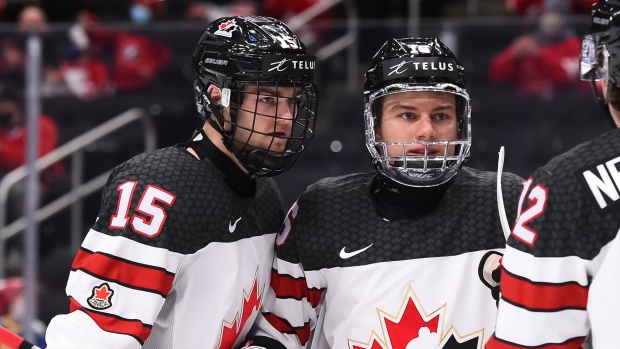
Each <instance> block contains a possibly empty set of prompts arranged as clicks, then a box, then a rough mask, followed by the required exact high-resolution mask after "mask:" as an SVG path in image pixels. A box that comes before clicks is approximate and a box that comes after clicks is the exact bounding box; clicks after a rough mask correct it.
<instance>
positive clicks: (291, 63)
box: [262, 55, 316, 75]
mask: <svg viewBox="0 0 620 349" xmlns="http://www.w3.org/2000/svg"><path fill="white" fill-rule="evenodd" d="M262 63H263V64H262V65H263V74H266V75H306V74H309V73H312V71H314V69H315V67H316V59H315V58H314V57H312V56H306V57H300V56H290V57H289V56H285V55H265V56H264V57H263V59H262Z"/></svg>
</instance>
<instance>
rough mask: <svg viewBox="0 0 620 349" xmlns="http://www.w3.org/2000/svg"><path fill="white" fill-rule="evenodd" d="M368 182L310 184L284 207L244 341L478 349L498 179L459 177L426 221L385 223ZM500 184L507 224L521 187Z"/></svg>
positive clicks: (486, 312)
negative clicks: (261, 296)
mask: <svg viewBox="0 0 620 349" xmlns="http://www.w3.org/2000/svg"><path fill="white" fill-rule="evenodd" d="M376 176H377V174H376V172H373V173H366V174H354V175H349V176H344V177H339V178H331V179H325V180H322V181H319V182H318V183H316V184H314V185H312V186H310V187H309V188H308V189H307V190H306V192H305V193H304V194H302V196H301V197H300V198H299V199H298V200H297V202H296V203H295V204H294V205H293V206H292V208H291V210H290V211H289V213H288V216H287V218H286V219H285V223H284V225H283V228H282V231H281V232H280V233H279V234H278V236H277V237H276V244H277V249H276V260H275V261H274V269H273V274H272V278H271V288H270V290H269V291H268V292H267V294H266V298H265V303H264V304H263V311H262V314H261V316H259V318H258V320H257V323H256V326H255V330H254V331H253V333H252V334H253V335H256V336H268V337H271V338H274V339H276V340H277V341H279V342H280V343H282V344H283V345H285V346H286V347H287V348H289V349H291V348H304V347H307V346H308V345H309V344H308V343H309V342H312V347H313V348H320V349H323V348H350V349H412V348H445V349H447V348H478V349H480V348H482V346H483V343H484V342H485V341H486V340H487V339H488V338H489V336H490V335H491V333H492V330H493V326H494V324H495V316H496V311H497V308H496V301H495V299H493V297H492V294H491V290H490V287H492V286H495V285H494V284H493V280H492V278H491V276H490V273H491V271H492V270H493V269H494V268H495V267H497V266H498V265H499V263H498V262H499V259H500V258H501V254H502V251H503V249H504V245H505V239H504V234H503V233H502V229H501V226H500V220H499V216H498V209H497V200H496V174H495V173H491V172H482V171H477V170H474V169H471V168H462V169H461V170H460V172H459V174H458V175H457V176H456V177H455V180H454V182H453V183H452V184H451V185H450V186H449V187H448V189H447V190H446V192H445V194H444V197H443V200H442V201H441V202H440V203H439V204H438V206H437V207H436V208H435V209H434V210H432V211H431V212H430V213H427V214H424V215H421V216H419V217H416V218H415V219H413V218H412V219H400V220H391V221H390V220H386V219H384V218H383V217H382V216H381V215H379V213H378V211H377V209H376V208H375V202H374V201H373V197H372V195H371V190H372V189H371V188H372V183H373V180H374V179H375V177H376ZM502 178H503V179H502V187H503V192H504V198H505V200H506V204H507V208H508V209H507V212H508V216H509V219H514V217H515V215H516V213H515V210H514V209H513V210H511V209H510V207H512V205H513V204H516V203H517V200H518V194H519V190H520V188H521V182H522V180H521V179H520V178H519V177H518V176H515V175H512V174H504V175H503V176H502ZM315 327H316V330H315V335H313V336H312V339H311V338H310V334H311V331H312V330H313V329H314V328H315Z"/></svg>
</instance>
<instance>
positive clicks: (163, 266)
mask: <svg viewBox="0 0 620 349" xmlns="http://www.w3.org/2000/svg"><path fill="white" fill-rule="evenodd" d="M283 219H284V208H283V204H282V200H281V197H280V194H279V192H278V191H277V188H276V187H275V184H274V181H273V180H271V179H261V178H258V179H256V192H255V195H254V196H253V197H250V198H243V197H241V196H239V195H237V194H236V193H235V192H234V191H233V190H232V189H231V188H230V187H229V186H228V185H227V184H226V183H225V182H224V179H223V175H222V173H220V172H219V170H218V169H217V168H216V167H215V166H214V165H213V164H212V163H211V162H210V161H208V160H205V161H200V160H198V159H196V158H195V157H194V156H192V155H191V154H190V153H189V152H188V151H187V150H186V149H185V148H182V147H169V148H165V149H161V150H156V151H154V152H151V153H147V154H143V155H140V156H137V157H135V158H133V159H132V160H129V161H128V162H126V163H124V164H122V165H120V166H119V167H117V168H116V169H114V171H113V172H112V174H111V176H110V178H109V180H108V182H107V184H106V186H105V188H104V192H103V198H102V203H101V209H100V212H99V216H98V218H97V221H96V223H95V224H94V226H93V227H92V229H91V230H90V231H89V232H88V234H87V236H86V238H85V240H84V242H83V244H82V246H81V248H80V250H79V252H78V254H77V256H76V258H75V261H74V262H73V265H72V270H71V273H70V277H69V281H68V285H67V289H66V291H67V295H68V296H69V297H70V301H71V310H70V313H69V314H66V315H59V316H57V317H55V318H54V319H53V320H52V321H51V323H50V325H49V327H48V330H47V334H46V340H47V343H48V348H49V349H60V348H61V349H69V348H80V349H84V348H89V349H99V348H106V349H137V348H175V349H177V348H178V349H193V348H227V349H228V348H232V347H234V346H235V345H236V344H238V343H239V341H241V340H242V339H243V338H244V337H245V334H246V333H247V331H248V330H249V328H250V327H251V325H252V323H253V322H254V319H255V317H256V315H257V314H258V309H259V307H260V304H261V303H262V300H263V297H264V294H265V291H266V289H267V288H268V283H269V279H270V273H271V265H272V262H273V245H274V239H275V235H276V233H277V232H278V230H279V228H280V225H281V223H282V220H283ZM270 232H271V233H270Z"/></svg>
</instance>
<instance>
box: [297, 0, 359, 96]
mask: <svg viewBox="0 0 620 349" xmlns="http://www.w3.org/2000/svg"><path fill="white" fill-rule="evenodd" d="M341 2H344V3H345V7H346V12H347V18H346V21H347V33H346V34H344V35H343V36H341V37H340V38H338V39H336V40H334V41H332V42H331V43H329V44H327V45H324V46H323V47H321V48H319V49H318V50H317V51H316V57H317V59H318V60H319V61H324V60H326V59H328V58H329V57H331V56H333V55H335V54H336V53H338V52H340V51H342V50H344V49H345V48H346V49H347V89H348V91H349V92H354V91H355V90H356V88H357V75H358V70H359V69H358V62H357V54H358V48H357V45H354V44H355V43H356V42H357V32H358V28H359V18H358V15H357V8H356V6H355V2H354V1H353V0H322V1H321V2H319V3H317V4H316V5H314V6H312V7H310V8H308V9H306V10H305V11H304V12H302V13H300V14H298V15H296V16H295V17H293V18H291V19H290V20H289V21H288V23H287V24H288V26H289V27H290V28H291V30H293V31H296V30H298V29H300V28H301V27H302V26H304V25H305V24H307V23H308V22H310V21H311V20H312V19H314V18H316V17H317V16H319V15H320V14H321V13H323V12H325V11H327V10H329V9H330V8H332V7H334V6H336V5H338V4H339V3H341ZM301 40H302V41H303V42H304V43H305V44H310V43H311V42H310V40H309V39H307V38H304V37H302V38H301Z"/></svg>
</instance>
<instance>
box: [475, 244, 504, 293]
mask: <svg viewBox="0 0 620 349" xmlns="http://www.w3.org/2000/svg"><path fill="white" fill-rule="evenodd" d="M502 257H503V255H502V254H501V253H499V252H495V251H490V252H488V253H486V254H485V255H484V256H483V257H482V259H481V260H480V265H479V267H478V276H479V277H480V281H482V283H483V284H484V285H485V286H486V287H488V288H489V289H490V290H491V296H492V297H493V299H495V304H496V305H497V304H499V298H500V292H499V281H500V276H501V274H502Z"/></svg>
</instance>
